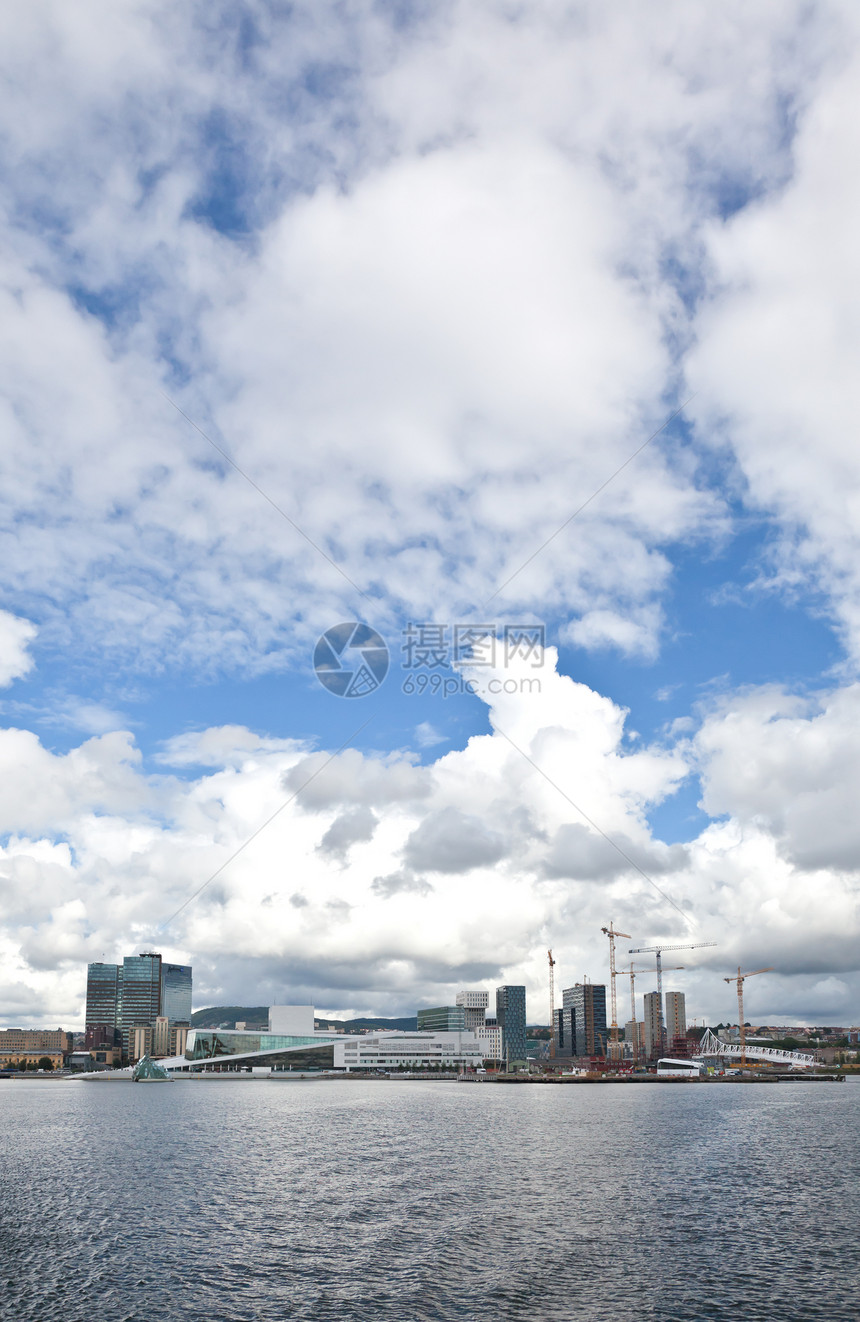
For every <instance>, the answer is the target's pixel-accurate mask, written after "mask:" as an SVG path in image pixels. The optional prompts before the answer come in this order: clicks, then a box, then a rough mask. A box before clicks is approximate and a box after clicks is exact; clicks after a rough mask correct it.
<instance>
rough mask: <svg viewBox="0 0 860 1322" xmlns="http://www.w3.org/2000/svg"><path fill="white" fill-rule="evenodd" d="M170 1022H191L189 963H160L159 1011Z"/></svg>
mask: <svg viewBox="0 0 860 1322" xmlns="http://www.w3.org/2000/svg"><path fill="white" fill-rule="evenodd" d="M160 1013H161V1014H162V1015H163V1016H164V1018H165V1019H167V1020H168V1021H169V1022H170V1023H171V1024H190V1023H191V965H190V964H164V963H162V965H161V1011H160Z"/></svg>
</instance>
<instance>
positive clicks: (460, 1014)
mask: <svg viewBox="0 0 860 1322" xmlns="http://www.w3.org/2000/svg"><path fill="white" fill-rule="evenodd" d="M465 1027H466V1010H465V1008H464V1006H462V1005H437V1006H435V1007H434V1008H433V1009H430V1010H419V1011H418V1031H419V1032H421V1033H458V1032H463V1030H464V1029H465Z"/></svg>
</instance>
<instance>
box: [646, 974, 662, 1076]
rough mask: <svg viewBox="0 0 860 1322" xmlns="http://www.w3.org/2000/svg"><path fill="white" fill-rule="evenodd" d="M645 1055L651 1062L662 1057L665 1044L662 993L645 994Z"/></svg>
mask: <svg viewBox="0 0 860 1322" xmlns="http://www.w3.org/2000/svg"><path fill="white" fill-rule="evenodd" d="M644 999H645V1054H646V1055H647V1057H648V1059H649V1060H653V1059H654V1057H655V1056H662V1054H663V1042H662V1040H661V1038H662V1034H661V1027H660V1026H661V1023H662V1022H664V1021H663V1016H662V1014H661V1013H660V993H659V992H655V991H653V992H646V993H645V998H644Z"/></svg>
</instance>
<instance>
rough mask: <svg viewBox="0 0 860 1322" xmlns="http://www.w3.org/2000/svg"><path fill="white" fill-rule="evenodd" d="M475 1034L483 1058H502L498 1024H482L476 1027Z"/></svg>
mask: <svg viewBox="0 0 860 1322" xmlns="http://www.w3.org/2000/svg"><path fill="white" fill-rule="evenodd" d="M475 1034H476V1036H477V1038H478V1041H479V1042H480V1043H481V1046H482V1049H483V1052H484V1060H504V1056H503V1054H502V1030H501V1029H500V1028H499V1025H498V1024H484V1026H483V1028H476V1029H475Z"/></svg>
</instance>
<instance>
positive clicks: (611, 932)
mask: <svg viewBox="0 0 860 1322" xmlns="http://www.w3.org/2000/svg"><path fill="white" fill-rule="evenodd" d="M600 930H601V932H603V933H604V935H605V936H608V937H609V981H610V995H611V998H612V1025H611V1028H610V1032H611V1034H612V1046H611V1047H610V1050H609V1054H610V1056H611V1057H612V1059H613V1060H617V1059H618V1056H619V1055H620V1052H619V1049H618V1002H617V1001H616V999H615V938H616V937H617V936H623V937H625V938H626V940H628V941H629V940H630V933H629V932H616V930H615V922H614V919H610V921H609V926H608V927H601V929H600Z"/></svg>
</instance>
